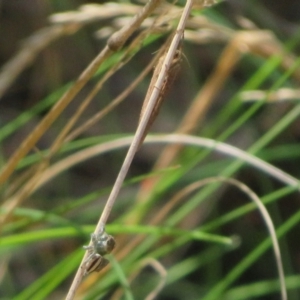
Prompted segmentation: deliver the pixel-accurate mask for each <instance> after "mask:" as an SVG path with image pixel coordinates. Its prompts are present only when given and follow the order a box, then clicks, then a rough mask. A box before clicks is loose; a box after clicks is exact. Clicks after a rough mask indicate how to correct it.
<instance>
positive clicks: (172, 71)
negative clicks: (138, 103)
mask: <svg viewBox="0 0 300 300" xmlns="http://www.w3.org/2000/svg"><path fill="white" fill-rule="evenodd" d="M166 54H167V52H166V53H164V55H163V56H162V57H161V58H160V59H159V61H158V64H157V66H156V67H155V69H154V73H153V76H152V79H151V82H150V85H149V88H148V91H147V94H146V97H145V100H144V103H143V106H142V109H141V114H140V120H139V123H140V122H141V119H142V118H143V115H144V113H145V110H146V107H147V105H148V103H149V99H150V97H151V94H152V92H153V89H155V88H156V87H155V83H156V81H157V78H158V76H159V74H160V72H161V70H162V66H163V62H164V59H165V56H166ZM180 63H181V43H179V44H178V48H177V50H176V52H175V55H174V57H173V60H172V62H171V64H170V67H169V69H168V70H167V73H166V76H165V79H164V82H163V85H162V88H161V89H160V92H159V96H158V98H157V101H156V103H155V106H154V108H153V110H152V112H151V115H150V118H149V121H148V123H147V126H146V128H145V131H144V133H143V136H142V139H141V141H140V144H139V147H140V146H141V144H142V143H143V141H144V139H145V137H146V135H147V133H148V131H149V129H150V127H151V125H152V124H153V122H154V121H155V119H156V117H157V115H158V113H159V110H160V107H161V105H162V103H163V101H164V99H165V97H166V94H167V93H168V91H169V90H170V87H171V86H172V84H173V82H174V80H175V78H176V76H177V74H178V71H179V69H180Z"/></svg>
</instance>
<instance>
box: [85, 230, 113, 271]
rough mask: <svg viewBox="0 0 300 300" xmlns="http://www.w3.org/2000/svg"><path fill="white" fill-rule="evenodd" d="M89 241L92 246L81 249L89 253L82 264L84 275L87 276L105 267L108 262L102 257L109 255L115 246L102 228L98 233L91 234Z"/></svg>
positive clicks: (111, 238)
mask: <svg viewBox="0 0 300 300" xmlns="http://www.w3.org/2000/svg"><path fill="white" fill-rule="evenodd" d="M91 239H92V245H89V246H83V249H85V250H87V251H88V253H89V255H88V257H87V259H86V261H85V262H84V267H85V272H84V275H88V274H90V273H92V272H94V271H96V272H99V271H100V270H102V269H103V268H104V267H105V266H107V264H108V263H109V261H108V260H107V259H106V258H105V257H103V256H104V255H106V254H109V253H110V252H111V251H112V250H113V249H114V247H115V244H116V242H115V239H114V238H113V237H112V236H111V235H109V234H107V233H106V232H105V230H104V226H103V227H102V229H101V230H100V232H99V233H97V234H95V233H92V234H91Z"/></svg>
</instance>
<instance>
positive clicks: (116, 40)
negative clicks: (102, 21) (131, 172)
mask: <svg viewBox="0 0 300 300" xmlns="http://www.w3.org/2000/svg"><path fill="white" fill-rule="evenodd" d="M147 5H148V8H147V9H146V6H147ZM147 5H146V6H145V9H144V10H143V11H142V12H141V13H140V14H138V15H137V16H136V17H135V18H134V20H133V22H132V24H140V23H141V22H142V20H140V18H141V16H144V18H145V17H146V16H145V12H146V11H149V10H150V9H154V6H153V4H152V5H151V6H150V4H147ZM192 5H193V1H192V0H188V1H187V3H186V6H185V8H184V11H183V13H182V16H181V18H180V21H179V24H178V27H177V31H176V34H175V36H174V38H173V40H172V43H171V45H170V48H169V51H168V53H167V55H166V57H165V60H164V62H163V67H162V70H161V73H160V75H159V77H158V79H157V81H156V83H155V87H156V88H155V89H153V92H152V95H151V97H150V99H149V103H148V105H147V108H146V110H145V113H144V114H143V118H142V120H141V121H140V123H139V126H138V128H137V131H136V133H135V136H134V139H133V141H132V143H131V145H130V148H129V150H128V152H127V155H126V157H125V159H124V162H123V164H122V167H121V170H120V172H119V174H118V176H117V178H116V181H115V184H114V186H113V188H112V190H111V193H110V195H109V197H108V200H107V202H106V205H105V207H104V210H103V212H102V214H101V217H100V219H99V222H98V224H97V226H96V229H95V232H94V234H96V235H97V234H98V233H99V232H100V230H101V229H102V228H103V227H104V226H105V224H106V222H107V219H108V217H109V214H110V212H111V210H112V207H113V205H114V202H115V200H116V198H117V196H118V194H119V191H120V189H121V187H122V184H123V181H124V179H125V176H126V174H127V172H128V169H129V167H130V165H131V162H132V160H133V157H134V155H135V153H136V151H137V148H138V146H139V144H140V142H141V139H142V136H143V133H144V132H145V128H146V126H147V124H148V122H149V119H150V115H151V113H152V110H153V108H154V106H155V103H156V101H157V98H158V97H159V93H160V90H161V88H162V86H163V83H164V78H165V76H166V74H167V72H168V70H169V68H170V65H171V62H172V60H173V58H174V56H175V54H176V50H177V49H178V45H179V43H180V41H181V39H182V34H183V31H184V28H185V23H186V21H187V19H188V16H189V14H190V11H191V9H192ZM132 26H133V25H132ZM134 26H136V25H134ZM134 26H133V27H134ZM134 28H136V27H134ZM130 30H131V29H130ZM130 30H128V32H129V31H130ZM120 34H123V31H119V32H117V33H116V34H114V35H113V36H112V38H111V40H109V41H108V44H109V45H110V47H112V49H118V48H119V47H121V46H122V45H123V38H122V37H121V36H120ZM126 36H127V37H128V36H129V35H126ZM90 244H91V243H90ZM86 257H87V253H86V254H85V255H84V257H83V260H82V262H81V264H80V266H79V268H78V271H77V273H76V275H75V278H74V280H73V283H72V285H71V287H70V290H69V292H68V295H67V298H66V299H67V300H71V299H73V298H74V295H75V292H76V290H77V288H78V286H79V284H80V282H81V280H82V276H83V273H84V270H83V268H82V266H83V263H84V261H85V259H86Z"/></svg>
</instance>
